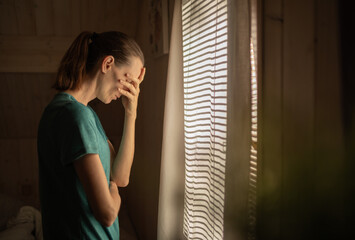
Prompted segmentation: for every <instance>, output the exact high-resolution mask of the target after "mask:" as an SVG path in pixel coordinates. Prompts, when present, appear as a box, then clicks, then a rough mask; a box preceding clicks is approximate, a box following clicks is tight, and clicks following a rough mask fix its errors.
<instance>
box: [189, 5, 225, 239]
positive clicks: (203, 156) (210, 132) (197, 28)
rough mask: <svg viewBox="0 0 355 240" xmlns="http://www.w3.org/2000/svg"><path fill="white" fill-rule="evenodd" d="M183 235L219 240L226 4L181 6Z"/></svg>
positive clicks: (222, 160) (222, 188) (222, 176)
mask: <svg viewBox="0 0 355 240" xmlns="http://www.w3.org/2000/svg"><path fill="white" fill-rule="evenodd" d="M182 35H183V36H182V37H183V74H184V134H185V199H184V229H183V231H184V235H185V236H186V237H187V238H188V239H223V223H224V221H223V216H224V188H225V160H226V141H227V140H226V137H227V136H226V135H227V0H212V1H206V0H186V1H183V4H182Z"/></svg>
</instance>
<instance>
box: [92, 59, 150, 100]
mask: <svg viewBox="0 0 355 240" xmlns="http://www.w3.org/2000/svg"><path fill="white" fill-rule="evenodd" d="M142 69H143V64H142V61H141V60H140V59H139V58H138V57H131V60H130V65H122V66H119V67H118V66H116V65H115V64H113V65H112V68H111V70H110V72H109V73H108V74H107V75H106V77H105V78H104V79H103V81H104V84H103V86H102V88H101V94H100V95H101V96H100V95H99V96H98V98H99V99H100V100H101V101H102V102H103V103H106V104H108V103H110V102H111V101H112V100H117V99H118V98H120V97H121V93H120V92H119V90H118V89H119V88H122V89H124V90H128V89H127V88H126V87H124V86H123V85H122V84H121V83H120V80H123V81H128V82H130V80H129V77H130V78H138V77H139V76H140V74H141V72H142ZM127 74H128V75H129V77H127Z"/></svg>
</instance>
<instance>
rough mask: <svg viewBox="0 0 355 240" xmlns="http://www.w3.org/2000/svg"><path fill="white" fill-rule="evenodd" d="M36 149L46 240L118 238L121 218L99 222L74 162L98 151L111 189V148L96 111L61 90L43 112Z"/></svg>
mask: <svg viewBox="0 0 355 240" xmlns="http://www.w3.org/2000/svg"><path fill="white" fill-rule="evenodd" d="M37 147H38V161H39V185H40V200H41V211H42V225H43V236H44V239H45V240H46V239H47V240H48V239H49V240H51V239H119V227H118V218H116V220H115V222H114V223H113V224H112V225H111V226H110V227H105V226H103V225H101V224H100V223H99V222H98V221H97V220H96V218H95V217H94V215H93V212H92V210H91V209H90V206H89V203H88V199H87V197H86V194H85V191H84V188H83V186H82V185H81V183H80V181H79V178H78V176H77V174H76V172H75V169H74V166H73V162H74V161H75V160H77V159H79V158H80V157H82V156H84V155H86V154H92V153H94V154H98V155H99V157H100V160H101V163H102V166H103V168H104V170H105V174H106V179H107V188H109V183H110V179H109V177H110V149H109V146H108V143H107V136H106V134H105V131H104V129H103V127H102V125H101V123H100V120H99V118H98V117H97V115H96V113H95V112H94V110H93V109H92V108H91V107H90V106H85V105H83V104H81V103H79V102H78V101H76V100H75V98H74V97H73V96H71V95H70V94H67V93H63V92H62V93H58V94H57V95H56V96H55V97H54V99H53V100H52V101H51V103H50V104H49V105H48V106H47V107H46V109H45V110H44V112H43V115H42V118H41V121H40V124H39V128H38V141H37Z"/></svg>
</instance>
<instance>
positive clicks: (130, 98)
mask: <svg viewBox="0 0 355 240" xmlns="http://www.w3.org/2000/svg"><path fill="white" fill-rule="evenodd" d="M118 90H119V91H120V93H121V94H122V95H123V96H125V97H127V98H128V99H129V100H130V101H134V96H133V94H132V93H130V92H129V91H126V90H123V89H122V88H119V89H118Z"/></svg>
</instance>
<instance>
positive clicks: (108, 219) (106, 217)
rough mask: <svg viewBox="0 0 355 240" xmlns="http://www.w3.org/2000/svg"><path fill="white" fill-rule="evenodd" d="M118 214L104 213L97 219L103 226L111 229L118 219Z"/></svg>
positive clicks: (97, 216)
mask: <svg viewBox="0 0 355 240" xmlns="http://www.w3.org/2000/svg"><path fill="white" fill-rule="evenodd" d="M117 216H118V215H117V214H116V213H112V212H110V213H106V214H104V213H102V214H100V215H96V216H95V218H96V220H97V221H98V222H99V223H100V224H101V225H103V226H105V227H110V226H111V225H112V224H113V223H114V222H115V220H116V218H117Z"/></svg>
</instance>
